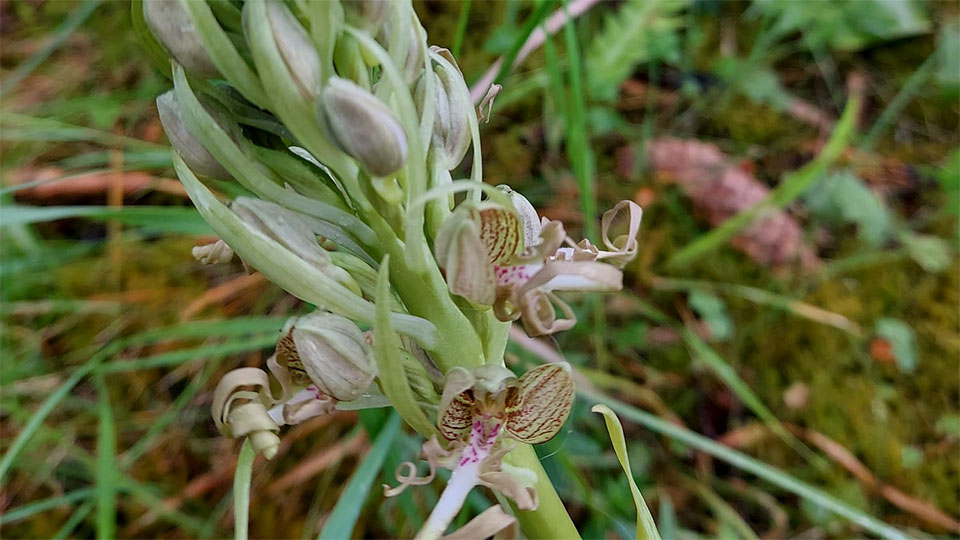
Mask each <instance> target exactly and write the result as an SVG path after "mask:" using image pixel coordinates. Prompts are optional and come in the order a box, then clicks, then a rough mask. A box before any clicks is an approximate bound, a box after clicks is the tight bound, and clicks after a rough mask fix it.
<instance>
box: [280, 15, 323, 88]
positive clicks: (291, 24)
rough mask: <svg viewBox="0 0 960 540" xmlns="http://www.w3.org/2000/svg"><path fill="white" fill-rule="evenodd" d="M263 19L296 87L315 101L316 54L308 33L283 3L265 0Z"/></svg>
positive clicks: (317, 57)
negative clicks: (265, 20) (265, 11)
mask: <svg viewBox="0 0 960 540" xmlns="http://www.w3.org/2000/svg"><path fill="white" fill-rule="evenodd" d="M267 19H268V23H269V25H270V31H271V32H272V33H273V39H274V40H276V44H277V49H278V50H279V51H280V56H282V57H283V63H284V64H286V66H287V70H288V71H289V72H290V76H291V78H292V79H293V81H294V82H295V83H296V84H297V89H298V90H299V91H300V93H301V94H302V95H303V97H305V98H307V99H309V100H315V99H316V98H317V96H318V95H319V93H320V84H321V73H320V55H319V54H318V53H317V49H316V47H314V45H313V42H312V41H311V40H310V36H309V35H308V34H307V31H306V30H305V29H304V28H303V26H302V25H301V24H300V22H299V21H298V20H297V18H296V17H295V16H294V15H293V13H292V12H291V11H290V8H288V7H287V6H286V4H284V3H283V2H267Z"/></svg>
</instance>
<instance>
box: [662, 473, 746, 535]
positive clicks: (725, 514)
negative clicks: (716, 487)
mask: <svg viewBox="0 0 960 540" xmlns="http://www.w3.org/2000/svg"><path fill="white" fill-rule="evenodd" d="M680 480H681V482H682V483H683V484H685V485H686V486H687V487H688V488H689V489H690V490H691V491H693V492H694V493H696V494H697V495H698V496H699V497H700V499H701V500H703V502H704V504H706V505H707V506H708V507H709V508H710V510H711V511H712V512H713V514H714V515H715V516H717V518H718V519H720V520H721V521H725V522H726V523H727V525H728V526H729V527H730V528H731V529H732V530H733V531H735V532H736V533H737V535H738V536H739V537H740V538H743V539H744V540H760V538H759V537H757V533H755V532H754V531H753V529H751V528H750V524H749V523H747V522H746V520H744V519H743V517H742V516H741V515H740V514H738V513H737V511H736V509H734V508H733V506H731V505H730V503H728V502H727V501H725V500H723V498H721V497H720V496H719V495H717V494H716V493H714V492H713V490H712V489H710V488H709V487H707V486H706V485H704V484H702V483H700V482H698V481H697V480H694V479H693V478H689V477H687V476H681V477H680Z"/></svg>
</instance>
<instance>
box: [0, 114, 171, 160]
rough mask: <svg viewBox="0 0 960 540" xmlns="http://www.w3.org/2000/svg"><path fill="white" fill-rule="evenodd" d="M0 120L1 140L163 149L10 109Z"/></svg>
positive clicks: (147, 142) (145, 142)
mask: <svg viewBox="0 0 960 540" xmlns="http://www.w3.org/2000/svg"><path fill="white" fill-rule="evenodd" d="M2 119H3V121H2V123H3V126H2V127H3V129H2V130H0V140H4V141H46V142H85V143H96V144H102V145H104V146H112V147H121V148H141V149H144V150H157V149H162V148H165V147H164V146H163V145H161V144H157V143H152V142H149V141H144V140H140V139H134V138H133V137H126V136H123V135H117V134H116V133H110V132H109V131H103V130H100V129H93V128H88V127H83V126H77V125H74V124H70V123H67V122H61V121H59V120H52V119H49V118H37V117H35V116H29V115H25V114H19V113H15V112H10V111H4V112H3V117H2Z"/></svg>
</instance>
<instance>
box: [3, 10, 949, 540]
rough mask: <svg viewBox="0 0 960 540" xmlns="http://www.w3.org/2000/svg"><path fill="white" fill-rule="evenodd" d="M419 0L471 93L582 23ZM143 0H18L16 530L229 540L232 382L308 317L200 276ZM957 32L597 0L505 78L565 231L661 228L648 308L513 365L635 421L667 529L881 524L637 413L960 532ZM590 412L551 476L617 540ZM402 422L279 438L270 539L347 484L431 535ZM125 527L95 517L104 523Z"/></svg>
mask: <svg viewBox="0 0 960 540" xmlns="http://www.w3.org/2000/svg"><path fill="white" fill-rule="evenodd" d="M224 1H227V0H224ZM229 1H233V0H229ZM591 3H592V2H584V1H583V0H579V1H575V2H572V3H571V4H570V5H569V7H570V9H574V8H575V7H577V6H584V5H586V4H591ZM415 6H416V9H417V11H418V13H419V15H420V17H421V19H422V20H423V22H424V25H425V27H426V28H427V31H428V33H429V35H430V40H429V41H430V42H431V43H435V44H438V45H442V46H446V47H448V48H452V49H454V50H455V51H456V52H457V55H458V58H459V60H460V65H461V68H462V69H463V72H464V75H465V77H466V79H467V81H468V82H471V81H475V80H477V79H478V78H479V77H480V75H481V74H482V73H483V72H484V71H485V70H486V69H487V67H488V66H489V65H490V64H491V63H492V62H493V61H494V60H495V59H496V58H497V57H498V56H500V55H506V56H507V57H508V58H511V57H513V56H514V55H515V54H516V53H517V51H518V49H519V47H520V45H522V43H523V42H524V41H525V39H526V37H527V35H528V34H529V33H530V31H531V30H533V29H534V28H537V27H538V26H540V25H541V24H542V23H543V21H544V19H545V17H546V16H547V15H549V14H550V13H551V12H552V11H554V10H555V9H558V8H559V7H560V6H561V4H559V3H547V4H533V3H528V2H520V1H512V0H510V1H505V2H503V1H501V2H488V1H482V2H481V1H475V2H472V3H469V2H464V1H460V2H437V1H430V2H421V1H417V2H415ZM129 10H130V6H129V4H128V3H126V2H119V1H112V2H105V1H99V0H84V1H76V2H74V1H52V0H51V1H43V0H22V1H13V0H4V1H2V2H0V28H2V51H0V67H2V81H0V92H2V93H0V96H2V105H0V107H2V108H0V130H2V131H0V151H2V158H0V171H2V190H0V199H2V205H3V206H2V209H0V224H2V235H3V237H2V244H0V256H2V264H0V286H2V290H0V311H2V319H0V320H2V335H0V354H2V362H0V379H2V381H0V382H2V387H0V390H2V396H0V415H2V416H0V422H2V443H0V448H2V450H3V457H2V459H0V483H2V491H0V527H2V529H0V531H2V534H3V535H4V536H5V537H8V538H14V537H38V538H39V537H44V538H50V537H89V536H94V535H102V534H104V533H105V532H107V531H111V529H112V528H113V527H115V530H116V534H117V535H118V536H123V537H170V538H183V537H191V538H192V537H224V536H229V535H231V534H232V515H231V502H230V501H231V499H230V492H231V483H232V476H233V468H234V466H235V462H236V455H237V444H236V443H235V441H233V440H229V439H225V438H221V437H219V436H218V434H217V433H216V432H215V430H214V427H213V423H212V421H211V420H210V417H209V403H210V397H211V392H212V387H213V384H212V383H211V381H216V379H217V377H218V376H219V375H220V374H222V373H223V372H225V371H227V370H229V369H232V368H234V367H237V366H240V365H260V364H261V362H262V361H263V360H264V359H265V357H266V355H269V354H270V352H271V350H272V347H273V344H274V342H275V339H276V332H277V330H278V329H279V328H280V326H281V325H282V323H283V320H284V319H285V318H286V317H288V316H290V315H293V314H297V313H301V312H303V311H306V310H307V306H304V305H302V304H301V303H300V302H299V301H298V300H296V299H294V298H292V297H290V296H288V295H286V294H284V293H282V292H281V291H280V290H279V289H277V288H275V287H274V286H272V285H270V284H269V283H267V282H266V281H265V280H264V279H262V278H261V277H260V276H259V275H258V274H253V275H248V274H247V273H246V272H245V271H244V269H243V268H242V267H241V265H240V264H238V263H235V264H233V265H232V266H218V267H201V266H200V265H199V264H198V263H196V262H195V261H194V260H193V258H192V257H191V256H190V254H189V251H190V248H191V246H193V245H195V244H198V243H202V242H204V241H206V240H207V239H208V237H209V235H210V234H211V232H210V230H209V229H208V228H207V226H206V225H205V224H204V223H203V222H202V220H200V219H199V217H198V215H197V214H196V213H195V212H194V211H193V210H192V208H191V206H190V202H189V200H188V199H187V198H186V196H185V194H184V192H183V190H182V188H181V187H180V186H179V183H178V182H177V181H176V179H175V177H174V176H173V172H172V167H171V164H170V157H169V152H168V150H167V146H166V141H165V139H164V135H163V131H162V129H161V127H160V123H159V121H158V119H157V115H156V110H155V107H154V103H153V100H154V97H155V96H156V95H158V94H159V93H160V92H162V91H163V90H165V89H167V88H169V87H170V86H171V85H170V82H169V81H167V80H166V79H165V78H164V77H163V76H162V75H160V74H158V73H157V72H155V71H154V69H153V68H152V67H151V64H150V63H149V62H148V61H147V57H146V54H145V53H144V52H143V51H142V50H141V49H140V48H139V46H138V43H137V39H136V37H135V35H134V32H133V31H132V30H131V28H130V13H129ZM958 17H960V7H958V4H957V3H956V2H946V1H944V2H919V1H912V0H911V1H895V0H848V1H840V2H801V1H791V0H782V1H781V0H754V1H751V2H730V3H724V2H712V1H700V0H625V1H622V2H600V3H598V4H597V5H595V6H592V7H591V8H590V9H588V10H586V11H585V12H584V13H583V14H580V15H578V16H577V18H576V21H575V23H574V24H573V25H572V26H571V27H569V28H567V29H561V30H560V31H559V32H558V33H557V34H556V35H555V36H554V37H552V38H551V39H550V40H548V42H547V43H546V46H545V47H542V48H540V49H538V50H536V51H534V52H533V53H532V54H531V55H530V56H529V58H527V59H526V60H524V62H523V63H522V65H521V66H519V67H518V68H517V69H516V70H514V71H513V72H512V73H506V72H505V73H503V77H502V78H501V79H500V82H501V83H502V84H503V92H502V93H501V94H500V96H499V97H498V98H497V100H496V102H495V104H494V106H493V112H492V116H491V118H490V120H489V122H488V123H487V124H485V125H483V126H482V130H483V141H484V152H483V154H484V164H485V167H486V168H485V172H486V181H487V182H489V183H492V184H500V183H507V184H510V185H512V186H513V187H514V188H517V189H519V190H521V191H522V192H523V193H525V194H526V195H527V196H528V198H530V199H531V201H532V202H534V204H535V205H536V206H537V207H538V208H539V209H540V210H541V212H542V213H544V214H545V215H547V216H549V217H551V218H553V219H562V220H563V221H564V222H566V223H567V224H568V228H569V229H572V230H573V232H574V234H573V236H574V237H577V233H578V232H579V231H578V229H582V228H583V224H584V223H585V222H584V219H583V216H584V209H586V210H587V213H588V214H593V215H592V216H591V217H592V218H594V217H596V213H595V211H594V209H595V208H600V209H605V208H607V207H609V206H610V205H611V203H613V202H615V201H616V200H619V199H621V198H631V199H633V200H635V201H636V202H638V203H639V204H641V205H642V206H643V208H644V210H645V214H646V215H645V217H644V221H643V227H642V232H641V238H642V239H641V247H640V255H639V256H638V260H637V261H634V263H632V264H631V265H630V266H629V267H628V268H627V272H626V288H625V291H624V292H623V293H621V294H619V295H617V296H615V297H614V296H611V297H609V298H605V299H599V298H591V297H587V298H584V299H583V300H582V301H579V302H577V304H576V305H577V311H578V314H579V316H580V320H581V324H579V325H578V326H577V327H576V328H575V329H574V330H572V331H571V332H568V333H566V334H561V335H559V336H558V337H557V338H556V339H555V340H553V341H552V342H548V343H546V345H548V347H547V348H546V349H545V352H544V348H543V347H542V346H539V345H538V344H537V343H529V342H522V343H519V344H514V345H511V347H510V349H509V350H510V354H509V355H508V358H507V361H508V365H512V366H517V367H523V366H527V365H530V363H532V362H538V361H540V359H538V358H537V355H538V354H539V355H541V356H542V355H543V354H551V352H552V351H553V350H555V349H558V350H559V351H562V354H563V356H564V357H565V358H566V359H567V360H569V361H570V362H571V363H572V364H573V365H574V366H575V367H576V368H577V369H578V372H579V374H580V375H582V377H581V383H582V384H581V389H583V390H586V391H588V393H591V394H590V395H594V396H595V395H597V394H600V393H602V394H605V395H608V396H612V397H614V398H616V399H617V400H619V402H621V403H622V404H624V406H623V407H621V408H620V409H618V412H620V413H621V415H622V417H623V419H624V420H625V429H626V432H627V437H628V445H629V449H630V457H631V462H632V464H633V469H634V471H633V472H634V475H635V477H636V479H637V481H638V483H639V484H640V486H641V489H642V490H643V492H644V495H645V497H646V499H647V501H648V504H650V506H651V507H652V509H653V512H654V514H655V515H656V517H657V522H658V524H659V526H660V528H661V530H662V534H663V536H664V538H674V537H690V538H694V537H717V538H735V537H739V538H755V537H763V538H783V537H803V538H820V537H850V536H855V535H857V534H859V532H860V531H861V530H860V529H858V528H857V527H856V526H855V525H852V524H850V523H849V522H848V521H847V520H845V519H842V518H839V517H837V516H836V515H835V514H833V513H832V512H830V511H828V510H830V508H827V507H825V506H824V505H822V504H817V503H815V502H811V501H810V500H809V499H808V498H801V497H798V496H797V495H796V494H795V493H792V492H790V491H789V490H785V489H783V488H782V485H778V484H776V483H770V482H768V481H766V480H764V479H760V478H758V477H757V476H754V475H753V474H750V473H748V472H744V471H743V470H741V469H740V468H736V467H732V466H730V465H729V464H728V463H725V462H724V461H722V460H717V459H715V458H714V457H712V454H713V452H706V451H703V449H702V448H696V447H693V446H690V445H687V444H684V443H683V442H681V441H679V440H678V439H677V438H676V437H672V436H669V435H665V434H664V433H663V431H662V430H661V431H660V432H657V431H656V430H653V429H651V428H650V426H649V425H647V426H646V427H645V426H644V425H643V422H642V421H641V420H642V419H644V418H650V416H649V415H648V416H641V415H642V414H643V413H642V412H641V411H647V412H649V413H652V414H653V415H655V416H656V417H660V418H661V419H664V420H666V421H667V422H668V423H669V425H672V426H675V427H677V428H681V429H683V430H688V431H692V432H697V433H700V434H702V435H704V436H706V437H707V438H709V439H712V442H711V444H713V445H714V446H713V447H711V448H717V447H726V448H733V449H735V450H737V451H739V452H742V453H744V454H747V455H750V456H753V457H754V458H757V459H759V460H761V461H763V462H765V463H768V464H770V465H772V466H773V467H775V469H776V470H775V471H774V474H775V475H779V478H781V480H782V479H786V481H790V480H802V481H804V482H807V483H810V484H812V485H815V486H817V487H819V488H820V489H822V490H823V491H825V492H827V493H829V494H831V495H833V496H834V497H836V498H838V499H839V500H841V501H843V502H844V503H846V504H848V505H850V506H851V507H853V508H854V509H857V510H859V511H861V512H862V513H864V514H867V515H871V516H874V517H877V518H879V519H882V520H884V521H886V522H887V523H889V524H892V525H895V526H897V527H900V528H901V529H904V530H906V531H908V532H909V533H910V534H911V535H916V536H924V535H951V536H954V535H957V534H960V525H958V523H957V515H958V514H960V498H958V487H960V463H958V456H960V454H958V452H960V369H958V368H960V364H958V361H960V333H958V324H960V320H958V319H960V317H958V285H960V284H958V271H960V266H958V263H957V257H956V248H957V240H958V228H957V219H958V204H960V154H958V150H957V148H958V142H960V135H958V120H960V107H958V96H960V93H958V92H960V18H958ZM845 110H846V111H847V114H846V115H843V119H842V120H841V116H842V113H843V112H844V111H845ZM838 122H839V123H838ZM828 141H829V142H828ZM818 156H819V157H818ZM463 167H464V170H467V169H466V167H469V163H465V164H464V165H463ZM224 189H229V186H225V187H224ZM766 198H769V200H771V201H773V202H774V203H775V204H776V205H777V206H778V207H780V208H783V209H784V210H783V211H782V212H779V213H775V214H770V213H765V214H763V215H762V216H761V217H762V218H763V221H762V222H759V223H761V225H760V226H757V225H753V226H751V225H750V220H749V219H748V218H750V217H751V214H746V215H745V214H743V212H749V211H750V209H751V207H753V206H754V204H755V203H757V202H758V201H761V200H764V199H766ZM738 214H739V215H740V217H739V218H736V219H735V221H734V222H733V224H731V222H729V221H728V220H729V219H731V218H733V217H734V216H736V215H738ZM721 224H724V225H722V226H721ZM738 224H739V225H740V227H737V226H736V225H738ZM743 225H747V226H746V227H743ZM540 345H542V344H540ZM531 351H533V352H531ZM590 403H591V399H590V398H589V397H585V399H583V400H581V401H578V404H577V407H576V408H575V411H574V414H573V415H572V416H571V420H570V421H569V424H568V426H567V429H566V430H565V431H564V432H563V433H561V435H560V436H558V437H557V438H556V439H554V440H553V441H551V442H550V443H548V444H546V445H542V446H541V447H540V448H538V452H539V453H540V455H541V457H542V459H543V462H544V466H545V467H546V468H547V470H548V471H549V472H550V474H551V476H552V478H553V479H554V481H555V483H556V484H557V485H558V488H559V490H560V492H561V495H562V496H563V498H564V500H565V501H566V503H567V505H568V509H569V511H570V512H571V515H572V516H573V517H574V520H575V522H576V523H577V525H578V527H579V528H580V530H581V532H582V534H583V535H584V537H585V538H628V537H631V536H632V520H633V519H634V517H633V507H632V504H631V499H630V494H629V493H630V492H629V489H628V486H627V481H626V478H624V477H623V475H622V472H621V471H620V468H619V465H618V463H617V461H616V458H615V456H614V455H613V453H612V451H611V448H610V446H609V440H608V438H607V434H606V432H605V430H604V428H603V425H602V423H601V422H600V419H599V417H596V416H595V415H591V414H590V413H589V405H590ZM624 411H634V412H633V413H629V414H628V413H624ZM382 420H383V416H382V415H380V414H378V412H377V411H373V412H365V413H364V414H358V413H356V412H339V413H336V414H334V415H332V416H327V417H322V418H315V419H313V420H312V421H309V422H306V423H304V424H301V425H298V426H295V427H293V428H292V429H289V430H288V431H287V432H286V433H285V434H284V436H283V447H282V448H281V451H280V455H279V456H278V457H277V458H276V459H274V460H273V461H272V462H269V463H266V462H263V463H261V462H258V464H257V466H256V468H255V474H254V481H253V482H254V483H253V502H252V509H251V519H250V521H251V534H252V535H254V536H257V537H271V538H307V537H315V536H316V535H317V534H318V532H319V531H320V530H321V528H322V527H323V526H324V524H327V525H329V523H328V521H329V518H330V516H331V515H332V514H331V512H332V511H333V509H334V506H335V505H336V503H337V501H338V499H339V498H340V495H341V492H342V491H343V486H344V485H345V484H347V483H348V482H350V486H351V488H357V489H354V490H352V491H350V494H349V496H348V499H347V500H346V503H347V504H349V505H350V506H351V507H352V508H353V509H354V514H353V516H352V518H351V519H348V520H347V521H346V522H344V523H342V524H341V526H343V527H346V528H345V529H343V530H346V531H350V530H351V528H353V527H354V521H356V526H355V528H353V529H352V530H353V533H352V534H353V536H354V537H372V538H378V537H398V536H399V537H402V536H409V535H411V534H412V533H413V532H414V531H415V530H417V528H418V527H419V524H420V523H421V521H422V519H423V518H424V517H425V516H426V514H427V510H426V509H428V508H429V507H430V505H431V504H432V501H435V500H436V496H437V491H436V490H437V488H438V485H439V482H437V483H434V485H432V486H431V487H429V488H421V489H419V490H411V491H413V492H412V493H411V491H408V492H407V493H405V494H404V496H403V497H399V498H396V499H389V500H387V499H384V498H383V497H382V496H381V494H380V490H379V487H378V486H379V484H380V483H382V482H388V483H393V480H392V476H393V470H394V468H395V467H396V465H397V464H398V463H399V462H401V461H404V460H408V459H410V458H411V457H413V456H414V454H415V453H416V451H417V448H418V443H417V442H416V440H415V439H414V438H413V437H412V436H408V435H405V434H402V435H399V436H397V438H396V440H395V441H394V443H395V444H393V446H392V451H391V453H390V454H389V455H387V456H386V458H385V462H381V463H379V464H377V463H373V462H371V461H370V460H369V459H367V457H369V455H370V453H369V451H368V450H369V448H370V445H371V442H370V441H373V440H375V439H376V437H377V436H376V432H377V431H378V429H379V425H380V423H381V421H382ZM637 422H640V423H637ZM648 424H649V422H648ZM368 433H372V434H373V435H368ZM358 466H360V467H361V469H362V470H363V471H365V472H364V474H366V475H367V477H366V478H361V479H360V480H361V481H358V480H357V477H358V476H360V475H359V474H358V475H355V474H354V471H355V470H357V467H358ZM105 478H110V479H111V480H110V482H112V484H113V485H114V487H115V488H116V491H117V492H118V493H119V496H118V497H117V498H116V500H114V499H113V495H112V492H113V490H111V491H109V492H104V491H103V490H101V489H100V486H101V485H102V484H103V483H104V482H105V480H104V479H105ZM104 497H109V499H106V500H105V499H104ZM488 497H489V494H485V493H479V492H478V493H475V494H474V497H473V499H472V501H473V504H474V507H473V508H483V507H484V506H485V505H487V504H489V503H487V502H485V501H486V500H487V498H488ZM114 505H115V507H116V521H115V523H113V524H110V523H105V522H104V520H109V519H112V514H110V513H105V512H102V511H98V510H97V508H98V506H99V507H101V508H102V507H111V508H112V507H113V506H114ZM337 517H338V519H339V518H341V517H342V512H340V513H337ZM463 517H466V515H465V516H463Z"/></svg>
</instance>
